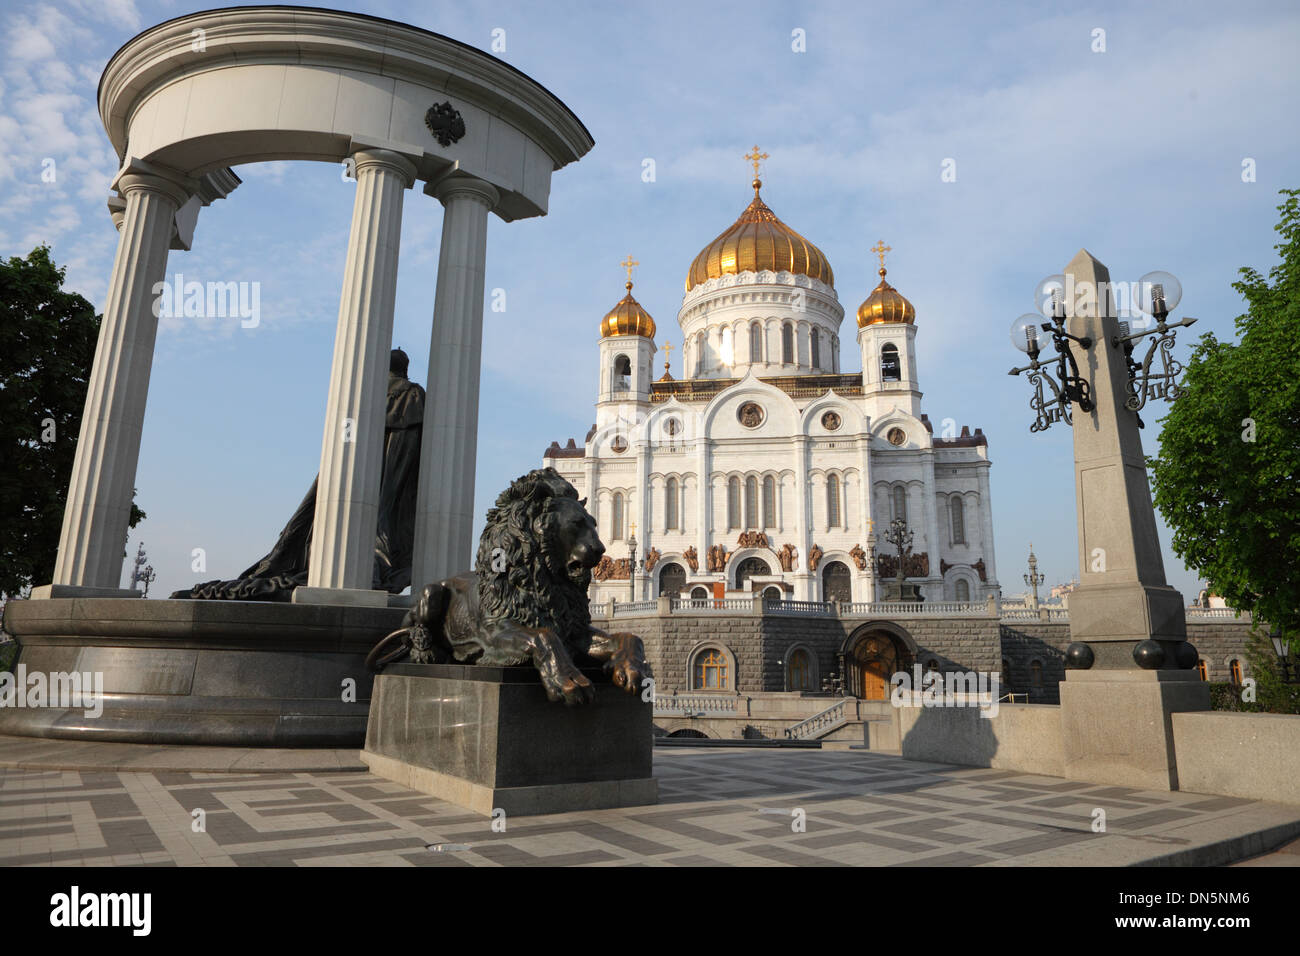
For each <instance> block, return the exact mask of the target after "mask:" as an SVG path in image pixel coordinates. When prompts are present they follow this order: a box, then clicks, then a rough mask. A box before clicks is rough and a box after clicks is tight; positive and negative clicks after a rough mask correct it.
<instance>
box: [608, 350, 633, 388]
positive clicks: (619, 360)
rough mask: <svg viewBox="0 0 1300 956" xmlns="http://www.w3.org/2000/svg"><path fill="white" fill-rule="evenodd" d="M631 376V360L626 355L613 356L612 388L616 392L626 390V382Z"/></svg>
mask: <svg viewBox="0 0 1300 956" xmlns="http://www.w3.org/2000/svg"><path fill="white" fill-rule="evenodd" d="M631 377H632V360H631V359H629V358H628V357H627V356H626V355H619V356H616V357H615V358H614V382H613V386H612V387H613V390H614V391H616V392H626V391H627V390H628V383H629V380H630V379H631Z"/></svg>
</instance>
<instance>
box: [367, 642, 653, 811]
mask: <svg viewBox="0 0 1300 956" xmlns="http://www.w3.org/2000/svg"><path fill="white" fill-rule="evenodd" d="M584 673H585V674H586V675H587V677H588V678H589V679H590V680H591V681H592V683H593V684H594V685H595V687H596V700H595V702H594V703H592V704H589V705H587V706H584V707H566V706H565V705H564V704H562V703H552V702H551V701H549V700H547V698H546V691H545V690H544V689H543V688H542V684H541V680H540V679H539V678H538V676H537V671H536V670H535V669H534V668H532V667H475V666H464V665H442V664H399V665H394V666H390V667H388V668H386V669H385V670H384V672H383V673H382V674H380V675H379V676H378V677H376V678H375V683H374V693H373V697H372V701H371V706H370V723H369V725H368V726H367V728H366V749H365V750H364V751H362V754H361V759H362V760H363V761H364V762H365V763H366V764H367V765H368V766H369V767H370V770H371V772H372V773H375V774H377V775H378V776H381V777H385V778H387V779H389V780H394V781H396V782H398V783H400V784H402V785H403V786H406V787H410V788H411V789H413V790H418V791H420V792H422V793H427V794H431V795H432V796H435V797H439V798H441V799H443V800H447V801H449V802H451V803H455V804H458V805H460V806H463V807H468V808H469V809H471V810H474V811H476V812H478V813H482V814H485V815H490V814H491V813H492V811H493V810H497V809H500V810H504V811H505V812H506V813H507V814H508V815H521V816H522V815H529V814H541V813H564V812H568V811H571V810H596V809H604V808H609V807H627V806H641V805H644V804H652V803H655V802H657V800H658V784H657V783H656V782H655V780H654V778H653V777H652V776H651V773H652V760H653V750H654V747H653V744H654V740H653V722H652V719H653V706H652V705H651V704H650V703H649V702H647V701H643V700H642V699H641V696H640V695H639V694H638V695H632V694H628V693H626V692H624V691H622V690H620V689H618V688H616V687H614V685H613V684H611V683H610V682H609V679H608V678H607V677H605V676H604V675H603V674H602V673H601V672H600V671H599V670H590V671H584Z"/></svg>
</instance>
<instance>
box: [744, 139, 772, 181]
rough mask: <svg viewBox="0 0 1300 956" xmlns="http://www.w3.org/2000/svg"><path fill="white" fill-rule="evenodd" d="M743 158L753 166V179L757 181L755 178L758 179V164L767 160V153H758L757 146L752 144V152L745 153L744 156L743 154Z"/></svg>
mask: <svg viewBox="0 0 1300 956" xmlns="http://www.w3.org/2000/svg"><path fill="white" fill-rule="evenodd" d="M745 158H746V159H747V160H749V161H750V162H751V163H753V164H754V178H755V179H757V178H758V164H759V163H761V162H762V161H763V160H765V159H768V158H769V157H768V155H767V153H760V152H759V151H758V144H757V143H755V144H754V148H753V150H752V151H751V152H748V153H746V154H745Z"/></svg>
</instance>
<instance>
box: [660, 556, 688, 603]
mask: <svg viewBox="0 0 1300 956" xmlns="http://www.w3.org/2000/svg"><path fill="white" fill-rule="evenodd" d="M684 587H686V569H685V568H684V567H682V566H681V565H680V564H676V563H674V564H665V565H664V566H663V569H662V570H661V571H660V572H659V596H660V597H663V596H664V595H668V596H669V597H677V595H679V594H680V593H681V592H682V588H684Z"/></svg>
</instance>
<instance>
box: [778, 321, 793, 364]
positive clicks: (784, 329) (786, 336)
mask: <svg viewBox="0 0 1300 956" xmlns="http://www.w3.org/2000/svg"><path fill="white" fill-rule="evenodd" d="M781 361H782V362H784V363H785V364H786V365H793V364H794V326H793V325H791V324H790V323H789V322H787V323H785V325H783V326H781Z"/></svg>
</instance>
